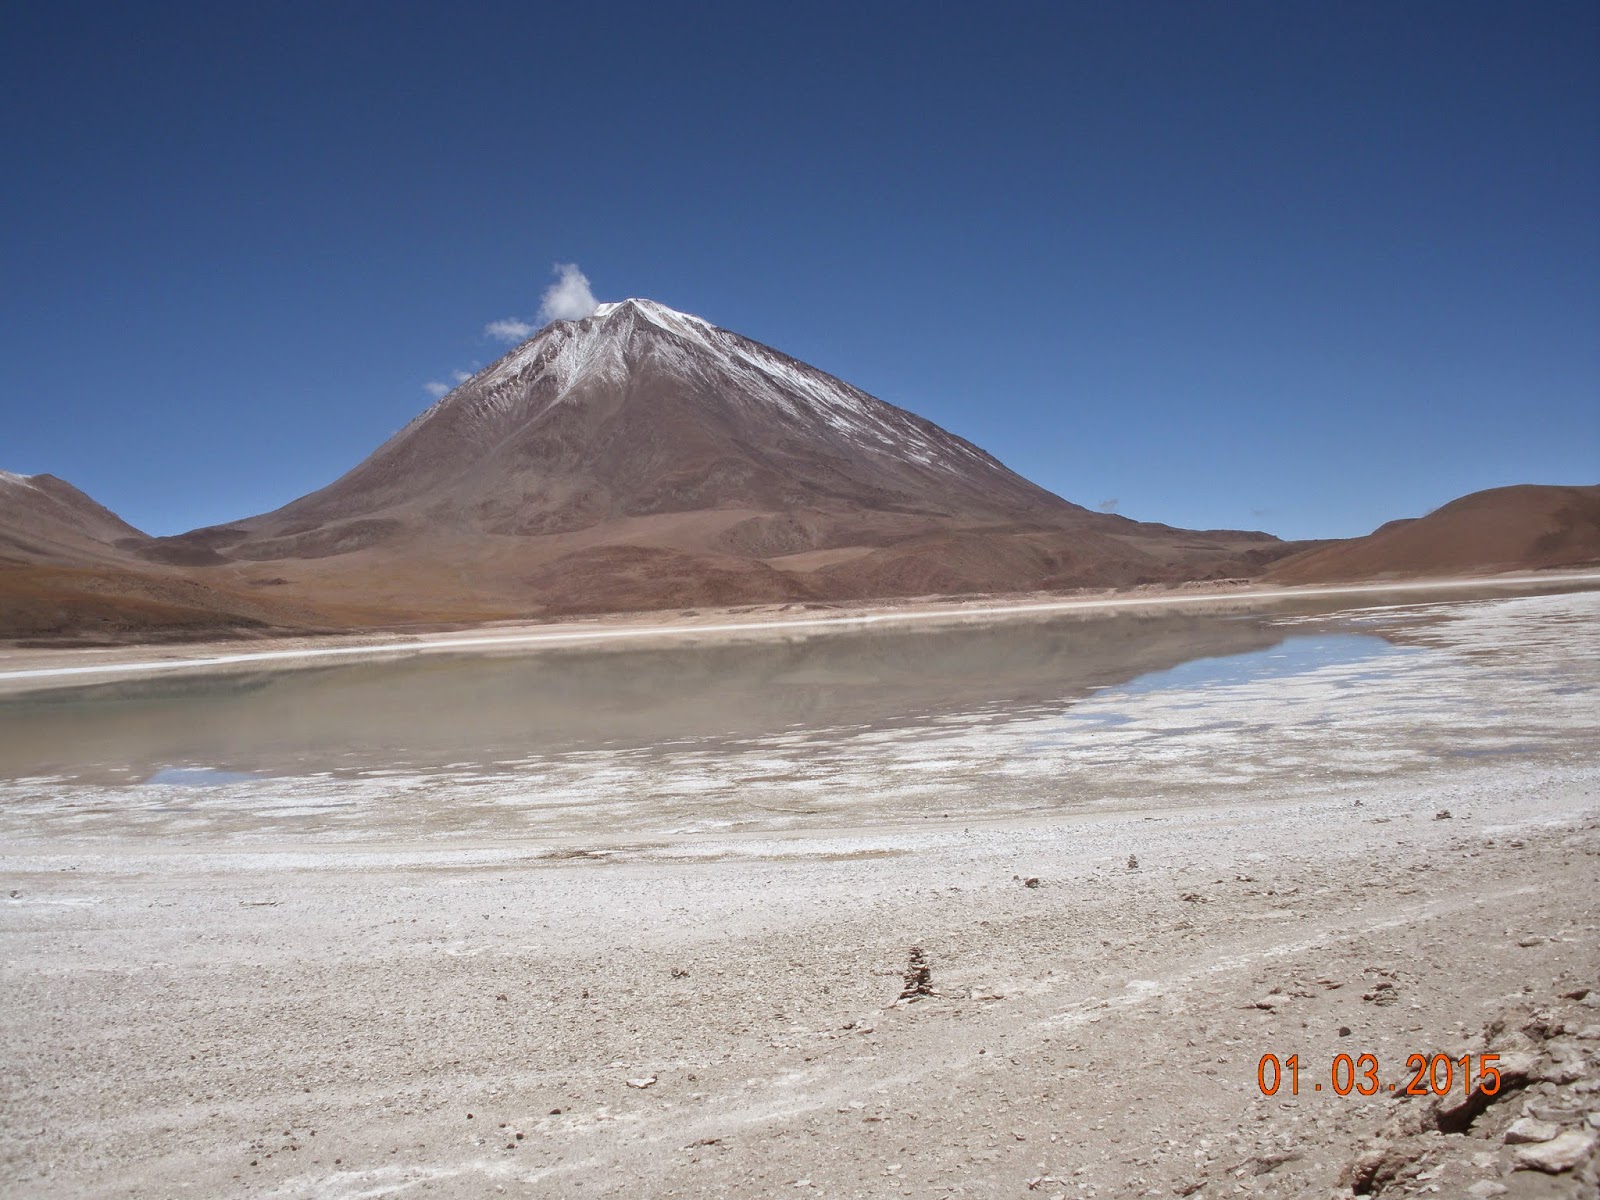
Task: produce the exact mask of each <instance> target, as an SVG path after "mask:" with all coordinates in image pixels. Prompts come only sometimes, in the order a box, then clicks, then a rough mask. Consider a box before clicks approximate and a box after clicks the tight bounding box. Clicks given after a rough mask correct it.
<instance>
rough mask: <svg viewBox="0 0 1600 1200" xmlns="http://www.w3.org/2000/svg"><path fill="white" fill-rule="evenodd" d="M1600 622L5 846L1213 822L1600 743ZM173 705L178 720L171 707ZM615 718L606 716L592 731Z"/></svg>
mask: <svg viewBox="0 0 1600 1200" xmlns="http://www.w3.org/2000/svg"><path fill="white" fill-rule="evenodd" d="M1596 616H1600V593H1594V592H1588V593H1569V594H1557V595H1545V596H1531V597H1520V598H1515V599H1495V600H1487V601H1467V602H1455V603H1440V604H1423V605H1407V606H1405V607H1403V608H1395V609H1386V610H1382V611H1371V610H1367V611H1360V610H1357V611H1353V612H1351V613H1344V614H1339V613H1335V614H1331V615H1328V614H1324V615H1320V616H1317V617H1315V618H1310V617H1300V616H1297V615H1289V616H1287V617H1277V618H1274V619H1272V620H1271V621H1269V622H1268V624H1270V625H1271V626H1272V627H1273V629H1275V630H1276V632H1271V633H1270V635H1269V636H1268V637H1267V639H1266V640H1268V641H1269V643H1270V644H1268V645H1266V646H1264V647H1262V648H1259V649H1254V650H1250V651H1247V652H1246V653H1243V654H1231V655H1217V656H1213V657H1210V658H1204V659H1195V660H1191V661H1189V662H1184V663H1180V664H1178V665H1176V666H1173V667H1165V668H1161V669H1158V670H1155V671H1150V672H1145V673H1143V674H1137V675H1135V676H1134V677H1133V678H1130V679H1127V680H1125V681H1123V682H1121V683H1112V684H1109V685H1107V684H1103V683H1098V682H1097V683H1094V684H1092V685H1087V686H1080V687H1078V688H1076V689H1058V691H1057V694H1056V695H1055V696H1054V697H1053V698H1050V697H1047V698H1042V699H1041V696H1040V692H1039V690H1038V689H1037V688H1034V687H1031V686H1030V687H1025V688H1020V689H1019V691H1018V693H1017V695H1016V696H1013V697H1011V698H1009V699H1006V698H1001V699H996V698H993V697H992V696H991V697H990V698H988V699H985V700H983V701H982V702H976V703H971V704H969V705H967V706H966V707H964V708H961V709H959V710H958V711H954V712H952V711H940V710H929V711H924V712H922V713H920V714H917V713H912V714H911V715H909V716H906V715H902V716H900V717H899V718H898V719H894V720H887V721H886V720H882V719H874V720H869V721H855V722H848V721H847V722H840V723H837V724H830V723H828V721H827V718H828V717H829V716H831V715H832V711H831V710H830V709H829V708H828V707H827V706H825V705H824V706H822V707H821V708H820V709H819V710H817V711H811V710H805V711H801V712H798V713H797V714H796V715H797V716H799V717H801V718H802V720H800V721H797V722H789V723H787V724H786V726H785V727H783V728H779V729H772V730H770V731H767V732H754V733H747V734H738V735H712V734H702V735H700V736H681V737H672V738H668V739H663V740H662V741H660V742H657V743H655V744H648V743H647V744H638V745H613V746H610V747H605V746H598V747H597V746H594V745H589V746H583V747H569V748H567V749H565V750H563V749H550V750H545V751H541V752H537V753H529V754H525V755H522V756H516V755H504V754H501V753H499V752H496V753H493V754H486V755H485V756H484V757H483V758H482V760H481V761H480V760H478V759H474V758H472V757H471V756H470V755H468V754H464V753H463V750H464V749H467V748H466V747H460V746H457V747H453V748H452V749H453V753H451V754H449V755H448V757H447V759H446V761H447V762H448V763H449V764H450V765H448V766H416V767H407V766H394V765H373V766H371V767H362V766H354V767H351V768H349V769H347V770H342V771H339V772H338V773H333V772H329V771H327V770H325V769H323V770H318V771H317V772H316V773H314V774H313V773H308V772H304V771H302V772H297V773H295V774H294V775H293V777H289V778H283V777H278V778H272V777H267V778H260V777H256V776H255V775H254V774H253V773H250V772H245V771H241V770H236V769H234V767H233V765H232V764H230V763H193V764H188V765H178V766H171V765H169V766H168V767H167V768H166V769H164V770H162V771H159V772H157V773H155V774H154V775H151V776H150V777H149V778H148V779H147V780H146V781H145V782H144V783H142V784H141V783H134V782H129V781H127V780H125V779H123V780H118V781H108V782H93V783H90V782H85V781H83V780H81V779H76V778H74V777H73V775H72V773H71V772H70V771H69V770H53V771H49V772H46V771H30V772H28V773H27V774H26V776H24V777H19V778H14V779H11V780H7V781H3V782H0V839H3V840H4V842H6V843H9V844H13V845H15V844H18V843H32V842H37V841H40V840H43V839H47V838H59V837H65V838H68V839H72V840H85V839H89V840H92V839H96V838H107V837H123V836H127V835H130V834H132V835H136V836H137V835H139V834H146V835H151V836H161V837H167V836H173V835H190V836H201V837H205V838H218V839H223V840H225V841H237V842H246V843H252V844H258V845H259V844H267V843H275V842H281V841H284V840H292V841H296V842H326V843H341V842H343V843H359V842H364V841H372V840H383V841H394V840H396V839H401V840H406V841H410V842H420V843H430V842H440V841H455V840H458V839H474V840H478V841H481V840H483V839H484V838H512V839H518V838H526V837H528V836H529V835H535V836H540V837H546V836H568V835H574V836H576V835H594V836H602V837H611V836H637V835H639V834H668V833H683V832H687V831H694V830H703V831H704V830H713V829H715V830H722V831H739V832H742V831H749V832H760V831H764V830H765V831H774V832H781V831H786V830H787V831H799V830H820V829H827V828H837V827H851V828H860V827H871V826H889V825H899V826H903V825H905V824H906V823H907V822H912V821H917V822H920V821H939V822H943V821H946V820H959V819H962V818H967V819H976V818H984V817H988V818H993V817H1001V816H1006V815H1008V814H1024V813H1028V814H1038V813H1040V812H1046V813H1060V814H1062V815H1068V814H1070V813H1072V812H1073V811H1075V810H1084V809H1086V808H1092V807H1095V806H1104V805H1115V804H1118V803H1121V802H1125V801H1129V800H1134V799H1139V800H1146V801H1149V800H1154V801H1156V802H1158V803H1167V804H1170V805H1173V806H1185V805H1193V804H1204V803H1210V802H1213V801H1215V800H1216V799H1217V798H1218V796H1219V792H1220V794H1222V795H1225V796H1227V797H1228V798H1229V799H1237V798H1248V797H1249V796H1251V795H1256V794H1260V795H1263V796H1265V795H1269V794H1270V795H1274V796H1277V797H1279V798H1281V796H1282V794H1283V793H1284V791H1285V790H1286V789H1293V788H1307V787H1312V786H1315V787H1318V788H1321V789H1324V790H1326V789H1334V790H1337V789H1338V788H1340V787H1359V786H1360V785H1361V784H1362V783H1363V782H1364V781H1367V780H1371V779H1374V778H1379V777H1393V776H1397V775H1400V774H1403V773H1404V772H1406V771H1410V770H1417V769H1425V768H1427V767H1428V766H1430V765H1436V764H1438V763H1440V762H1441V761H1447V760H1452V759H1454V760H1460V759H1479V758H1485V759H1521V758H1527V759H1536V758H1537V759H1540V760H1541V761H1546V762H1560V761H1564V759H1565V757H1570V756H1571V754H1572V753H1577V752H1576V751H1569V750H1568V749H1566V747H1570V746H1581V744H1582V738H1581V737H1580V735H1581V734H1585V733H1587V732H1589V731H1590V730H1592V726H1593V714H1594V712H1595V703H1594V701H1595V698H1596V694H1597V691H1600V638H1597V634H1596V630H1597V623H1596V621H1595V618H1596ZM1224 619H1229V618H1216V620H1224ZM1353 623H1354V624H1353ZM1313 626H1314V627H1315V628H1311V627H1313ZM1352 626H1353V627H1354V628H1355V629H1359V630H1360V632H1352ZM1088 628H1091V632H1092V628H1093V627H1088ZM1258 632H1259V631H1258ZM1378 632H1381V634H1382V636H1378ZM1004 636H1005V635H1004V634H1002V635H1001V637H1002V639H1003V638H1004ZM1015 636H1018V637H1021V636H1024V635H1023V634H1021V633H1018V634H1016V635H1015ZM1000 644H1002V643H993V644H991V643H988V642H984V643H980V646H981V648H982V649H983V651H984V653H985V654H986V655H989V654H991V653H992V651H993V649H994V646H995V645H1000ZM928 645H930V646H931V645H933V643H928ZM364 669H366V670H369V671H371V670H374V669H375V668H364ZM1018 669H1019V670H1020V668H1018ZM161 695H162V696H163V701H162V703H163V704H164V705H168V704H176V705H177V706H178V707H177V709H176V710H175V711H176V712H178V713H180V714H181V713H182V712H183V711H184V706H183V704H182V703H181V691H173V690H171V689H168V690H166V691H164V692H163V693H161ZM174 697H179V699H174ZM112 707H113V709H115V705H113V706H112ZM94 711H95V710H91V709H85V708H82V707H73V706H67V707H66V708H65V710H64V711H63V717H64V719H67V720H69V721H72V722H82V721H84V720H85V719H86V714H89V715H92V713H93V712H94ZM168 715H171V714H168ZM607 715H608V714H607V713H606V712H604V711H601V712H600V713H598V714H596V717H597V720H598V723H599V725H600V726H601V727H604V726H605V725H606V718H607ZM78 728H79V732H80V733H82V734H84V737H85V740H86V741H92V737H91V736H90V735H91V734H92V729H90V728H85V727H82V726H78ZM607 740H614V739H607ZM326 765H327V764H319V767H325V766H326ZM197 784H199V785H201V786H196V785H197ZM179 797H181V801H180V800H179Z"/></svg>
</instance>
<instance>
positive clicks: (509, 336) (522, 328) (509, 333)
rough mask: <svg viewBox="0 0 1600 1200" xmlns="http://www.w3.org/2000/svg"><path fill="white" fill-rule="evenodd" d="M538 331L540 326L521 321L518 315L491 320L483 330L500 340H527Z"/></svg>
mask: <svg viewBox="0 0 1600 1200" xmlns="http://www.w3.org/2000/svg"><path fill="white" fill-rule="evenodd" d="M537 331H538V326H536V325H529V324H528V323H527V322H526V321H519V320H518V319H517V318H516V317H506V318H505V319H504V320H502V321H490V322H489V323H488V324H487V325H485V326H484V327H483V332H484V333H485V334H486V335H487V336H489V337H492V338H494V339H495V340H496V341H500V342H521V341H526V340H527V339H528V338H530V337H532V336H533V335H534V333H536V332H537Z"/></svg>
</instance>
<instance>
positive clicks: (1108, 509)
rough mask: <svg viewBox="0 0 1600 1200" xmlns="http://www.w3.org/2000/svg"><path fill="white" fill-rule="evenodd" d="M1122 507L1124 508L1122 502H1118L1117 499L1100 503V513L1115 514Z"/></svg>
mask: <svg viewBox="0 0 1600 1200" xmlns="http://www.w3.org/2000/svg"><path fill="white" fill-rule="evenodd" d="M1121 506H1122V501H1120V500H1117V499H1111V500H1102V501H1100V511H1101V512H1103V513H1114V512H1116V511H1117V509H1118V508H1120V507H1121Z"/></svg>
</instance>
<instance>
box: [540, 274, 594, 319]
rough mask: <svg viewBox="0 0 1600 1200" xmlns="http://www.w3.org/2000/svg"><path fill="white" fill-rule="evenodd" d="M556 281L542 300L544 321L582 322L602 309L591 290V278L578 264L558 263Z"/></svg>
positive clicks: (545, 291)
mask: <svg viewBox="0 0 1600 1200" xmlns="http://www.w3.org/2000/svg"><path fill="white" fill-rule="evenodd" d="M555 272H556V281H555V282H554V283H552V284H551V285H550V286H549V287H547V288H545V290H544V295H543V296H542V297H541V298H540V303H539V317H540V319H541V320H544V321H581V320H583V319H584V318H585V317H587V316H589V315H591V314H592V313H593V312H594V310H595V309H597V308H599V307H600V302H599V301H598V300H596V299H595V298H594V293H593V292H592V291H590V290H589V277H588V276H587V275H585V274H584V273H583V272H582V271H580V270H578V264H577V263H557V264H556V265H555Z"/></svg>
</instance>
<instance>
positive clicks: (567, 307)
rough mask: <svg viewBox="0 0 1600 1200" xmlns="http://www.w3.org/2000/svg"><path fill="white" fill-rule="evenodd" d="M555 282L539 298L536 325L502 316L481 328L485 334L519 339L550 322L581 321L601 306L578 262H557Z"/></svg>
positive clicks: (532, 333)
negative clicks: (579, 268) (537, 321)
mask: <svg viewBox="0 0 1600 1200" xmlns="http://www.w3.org/2000/svg"><path fill="white" fill-rule="evenodd" d="M554 269H555V273H556V281H555V282H554V283H552V284H551V285H550V286H549V287H547V288H545V290H544V295H543V296H542V297H540V299H539V324H538V325H530V324H529V323H528V322H527V321H524V320H523V319H522V318H521V317H504V318H502V319H501V320H498V321H490V322H489V323H488V324H487V325H485V326H484V327H483V332H484V336H486V337H492V338H494V339H495V340H496V341H499V342H511V343H516V342H522V341H526V340H527V339H528V338H530V337H532V336H533V335H534V334H536V333H538V332H539V330H540V328H542V327H543V326H545V325H548V324H549V323H550V322H551V321H581V320H583V319H584V318H585V317H587V316H589V315H590V314H592V313H593V312H594V310H595V309H597V308H599V307H600V302H599V301H598V300H596V299H595V298H594V293H593V292H592V291H590V290H589V277H588V276H587V275H585V274H584V273H583V272H582V271H580V270H578V264H577V263H556V265H555V268H554Z"/></svg>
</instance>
